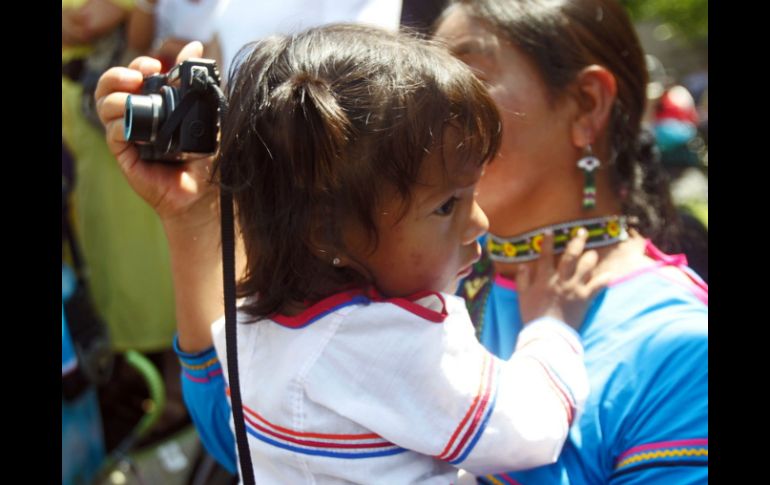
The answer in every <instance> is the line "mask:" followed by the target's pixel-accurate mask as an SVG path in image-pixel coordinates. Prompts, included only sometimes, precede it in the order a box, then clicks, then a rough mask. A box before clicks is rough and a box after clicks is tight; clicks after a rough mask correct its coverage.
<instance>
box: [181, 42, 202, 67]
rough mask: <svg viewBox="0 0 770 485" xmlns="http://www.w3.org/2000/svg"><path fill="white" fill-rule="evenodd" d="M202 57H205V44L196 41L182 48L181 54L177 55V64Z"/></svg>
mask: <svg viewBox="0 0 770 485" xmlns="http://www.w3.org/2000/svg"><path fill="white" fill-rule="evenodd" d="M202 56H203V44H201V43H200V42H198V41H197V40H196V41H193V42H190V43H189V44H187V45H186V46H184V47H182V50H181V51H179V54H177V56H176V62H177V64H179V63H180V62H182V61H185V60H187V59H189V58H191V57H202Z"/></svg>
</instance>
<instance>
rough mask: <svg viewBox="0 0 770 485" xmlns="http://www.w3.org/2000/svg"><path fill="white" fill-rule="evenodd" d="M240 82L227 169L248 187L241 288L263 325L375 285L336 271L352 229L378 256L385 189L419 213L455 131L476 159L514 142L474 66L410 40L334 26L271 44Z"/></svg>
mask: <svg viewBox="0 0 770 485" xmlns="http://www.w3.org/2000/svg"><path fill="white" fill-rule="evenodd" d="M230 79H231V82H230V86H229V89H228V97H229V102H230V108H229V111H228V113H227V115H226V116H225V118H224V120H223V121H222V140H221V145H220V153H219V158H218V166H219V167H221V168H222V171H223V174H222V175H223V177H222V178H223V179H224V180H225V181H228V180H229V181H231V183H230V184H229V185H230V187H229V188H230V189H232V190H233V191H234V200H235V204H236V210H237V214H238V224H239V229H240V231H241V235H242V236H243V240H244V242H245V249H246V257H247V270H246V274H245V277H244V278H243V279H242V280H241V281H240V283H239V286H238V294H239V296H253V295H256V296H257V298H253V299H249V300H248V303H247V304H246V305H245V306H244V310H245V311H246V312H247V313H248V314H249V315H250V316H251V317H253V318H259V317H263V316H268V315H271V314H273V313H275V312H280V311H281V310H284V309H285V308H286V305H287V304H289V303H292V302H293V303H307V302H313V301H317V300H318V299H321V298H323V297H325V296H328V295H329V294H331V293H333V292H335V291H339V290H340V289H341V288H344V287H347V286H350V285H358V284H366V283H368V282H367V281H366V277H365V276H364V275H361V274H358V273H357V272H356V271H355V270H353V269H350V268H346V267H343V268H336V267H334V266H333V265H332V264H331V260H332V258H333V257H334V256H335V254H334V251H335V250H340V251H344V250H345V246H344V244H343V238H342V234H343V232H342V230H343V227H347V226H346V225H347V224H353V225H357V226H358V227H362V228H364V229H365V231H366V233H367V234H368V235H369V237H370V242H371V248H372V249H374V248H376V245H377V226H376V223H375V221H376V218H375V214H376V211H377V208H378V206H380V204H381V203H382V201H383V197H384V196H385V193H386V192H385V191H388V193H393V191H395V193H396V194H398V195H399V196H400V197H401V199H402V200H403V201H404V206H403V207H408V204H409V202H410V195H411V190H412V188H413V186H414V184H415V182H416V181H417V177H418V173H419V171H420V167H421V164H422V162H423V160H424V159H425V157H426V155H427V154H428V153H430V152H431V151H432V150H443V149H444V148H446V147H444V146H443V137H444V133H445V131H446V129H447V128H450V127H451V128H452V129H453V130H459V134H460V136H461V138H460V140H459V143H460V145H461V148H459V151H460V152H461V153H460V154H459V156H462V157H463V160H464V161H466V162H468V163H475V164H479V165H481V164H483V163H485V162H486V161H487V160H489V159H490V158H491V157H492V156H493V155H494V154H495V153H496V152H497V149H498V146H499V143H500V140H499V138H500V119H499V115H498V113H497V110H496V108H495V104H494V101H493V100H492V99H491V98H490V97H489V96H488V94H487V93H486V90H485V89H484V87H483V86H482V84H481V83H480V82H479V81H478V80H476V78H475V77H474V75H473V74H472V73H471V71H470V70H469V69H468V68H467V67H466V66H465V65H463V64H462V63H461V62H460V61H458V60H456V59H454V58H453V57H452V56H451V54H449V52H448V51H446V50H445V49H444V48H443V47H440V46H438V45H435V44H432V43H430V42H428V41H425V40H420V39H417V38H414V37H410V36H407V35H404V34H395V33H390V32H387V31H382V30H379V29H375V28H371V27H362V26H354V25H332V26H327V27H321V28H314V29H310V30H307V31H305V32H303V33H300V34H296V35H293V36H274V37H270V38H267V39H264V40H262V41H260V42H257V43H255V44H252V45H250V46H247V47H246V48H244V50H242V51H241V53H240V55H239V58H238V59H237V60H236V62H235V63H234V65H233V68H232V72H231V76H230ZM453 134H454V133H453ZM453 140H455V139H454V138H453ZM454 143H455V144H456V143H457V141H454ZM455 144H453V145H452V147H449V148H451V149H452V150H454V149H455V148H457V147H456V146H455ZM444 163H445V168H446V162H444ZM320 248H329V251H327V253H326V255H328V257H327V258H323V257H322V256H323V255H324V253H323V252H322V251H321V254H320V255H319V249H320Z"/></svg>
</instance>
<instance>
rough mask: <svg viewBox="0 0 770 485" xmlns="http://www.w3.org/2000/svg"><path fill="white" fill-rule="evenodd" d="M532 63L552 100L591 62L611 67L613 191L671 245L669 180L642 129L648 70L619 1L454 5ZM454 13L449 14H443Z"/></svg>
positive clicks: (648, 231)
mask: <svg viewBox="0 0 770 485" xmlns="http://www.w3.org/2000/svg"><path fill="white" fill-rule="evenodd" d="M453 3H454V4H459V5H460V6H462V8H463V9H464V12H466V13H467V14H468V15H470V16H471V17H474V18H476V19H479V20H481V21H482V22H485V23H486V24H487V25H490V26H491V27H492V29H493V31H494V32H496V33H497V34H498V35H499V36H500V37H501V38H503V39H506V40H507V41H509V42H511V43H512V44H513V45H514V46H516V47H517V48H518V49H520V50H521V51H522V52H523V53H524V54H525V55H527V56H528V58H529V59H530V60H531V61H533V62H534V64H535V65H536V66H537V69H538V70H539V72H540V74H541V75H542V79H543V81H544V82H545V84H546V91H547V93H548V95H549V98H550V100H551V101H552V102H554V101H556V100H558V99H561V98H562V97H563V96H564V95H566V93H567V92H568V87H569V86H570V84H571V83H572V82H573V81H574V80H575V79H576V78H577V75H578V73H579V72H580V71H581V70H582V69H583V68H585V67H587V66H589V65H592V64H599V65H601V66H604V67H605V68H607V69H608V70H610V71H611V72H612V73H613V74H614V76H615V79H616V81H617V87H618V92H617V98H616V100H615V104H614V106H613V108H612V114H611V118H610V122H609V127H608V129H609V135H610V148H611V155H610V161H609V162H610V167H611V169H612V180H613V186H614V188H615V190H616V192H617V195H618V196H619V198H620V200H621V203H622V205H623V212H624V214H627V215H630V216H634V218H635V219H637V220H638V222H637V223H636V224H635V225H637V227H638V228H639V230H640V231H641V232H642V233H643V234H645V235H646V236H648V237H650V238H652V239H653V240H655V241H656V242H658V243H659V244H661V245H662V246H663V247H667V248H671V245H672V244H673V243H674V236H675V235H676V224H675V222H676V221H677V220H678V217H677V216H676V212H675V208H674V204H673V202H672V200H671V195H670V192H669V185H668V179H667V177H666V175H665V173H664V171H663V169H662V167H661V165H660V162H659V160H658V158H657V156H656V152H655V150H654V143H655V140H654V138H653V137H651V136H650V135H649V133H647V132H646V130H641V121H642V116H643V114H644V109H645V103H646V99H647V98H646V92H647V91H646V88H647V80H648V74H647V67H646V64H645V58H644V52H643V51H642V47H641V45H640V43H639V39H638V37H637V35H636V31H635V29H634V27H633V25H632V24H631V21H630V19H629V17H628V14H627V13H626V11H625V9H624V8H623V6H622V5H620V3H618V2H617V1H616V0H454V1H453ZM447 12H448V10H447V11H445V15H446V13H447Z"/></svg>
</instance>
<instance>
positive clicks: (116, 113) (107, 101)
mask: <svg viewBox="0 0 770 485" xmlns="http://www.w3.org/2000/svg"><path fill="white" fill-rule="evenodd" d="M126 98H128V93H110V94H108V95H107V96H104V97H103V98H101V99H99V101H98V102H97V104H96V110H97V112H98V113H99V119H100V120H101V121H102V123H103V124H104V125H105V126H106V125H107V124H108V123H110V122H111V121H114V120H116V119H122V118H123V115H124V114H125V111H126Z"/></svg>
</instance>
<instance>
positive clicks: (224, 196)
mask: <svg viewBox="0 0 770 485" xmlns="http://www.w3.org/2000/svg"><path fill="white" fill-rule="evenodd" d="M208 80H209V81H210V82H209V83H207V85H208V86H211V88H212V89H213V90H214V91H215V93H216V95H217V99H218V101H219V111H220V119H222V118H224V116H225V112H226V111H227V100H226V98H225V96H224V94H223V93H222V91H221V90H220V89H219V86H217V84H216V83H215V82H213V80H212V79H211V78H208ZM188 99H189V98H188ZM182 104H184V100H183V101H182ZM180 107H181V106H180ZM188 109H189V108H188ZM175 113H176V111H175ZM219 173H220V177H221V184H220V190H219V208H220V209H219V210H220V220H221V224H220V225H221V230H222V278H223V285H224V296H225V345H226V347H227V377H228V381H229V385H230V405H231V407H232V412H233V422H234V424H235V440H236V443H237V446H238V460H239V461H240V465H241V483H243V484H244V485H255V480H254V468H253V466H252V464H251V452H250V451H249V442H248V437H247V436H246V426H245V421H244V417H243V405H242V404H241V386H240V379H239V377H238V340H237V339H238V331H237V328H236V324H237V312H236V308H235V224H234V222H233V193H232V190H231V189H230V188H231V187H232V186H233V185H232V175H231V174H232V171H231V170H230V165H229V164H228V163H227V160H224V159H220V172H219Z"/></svg>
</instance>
